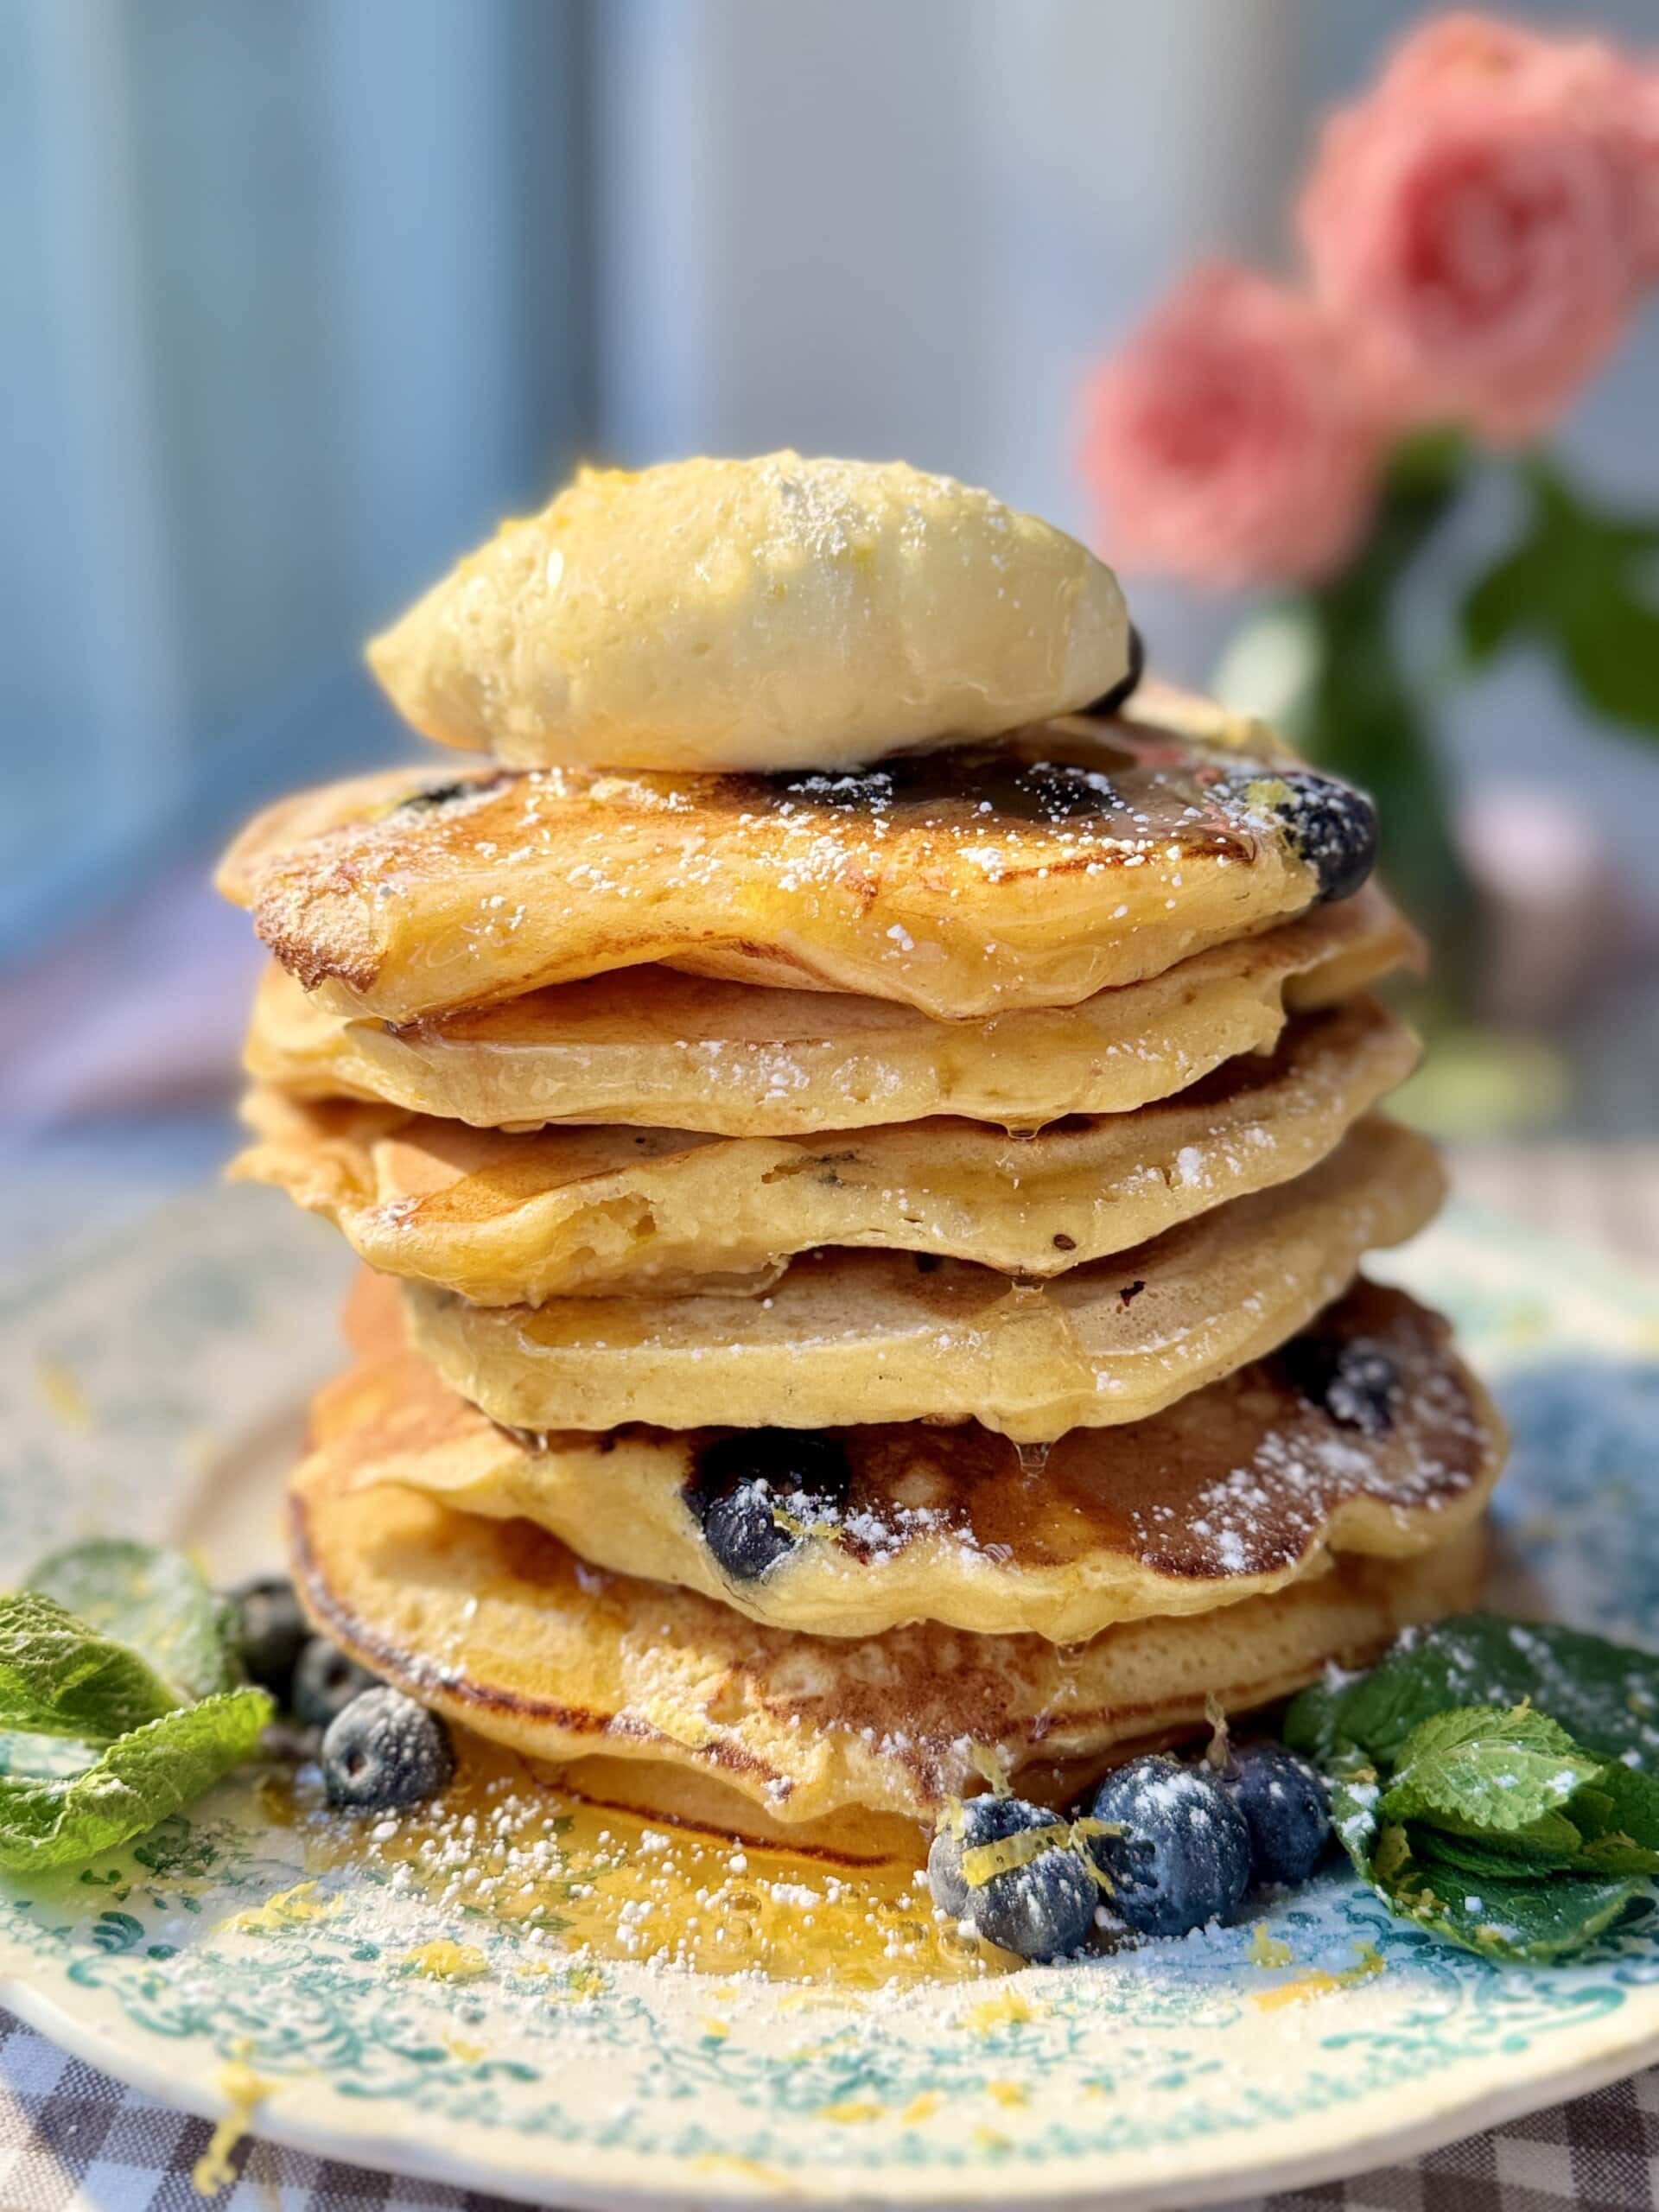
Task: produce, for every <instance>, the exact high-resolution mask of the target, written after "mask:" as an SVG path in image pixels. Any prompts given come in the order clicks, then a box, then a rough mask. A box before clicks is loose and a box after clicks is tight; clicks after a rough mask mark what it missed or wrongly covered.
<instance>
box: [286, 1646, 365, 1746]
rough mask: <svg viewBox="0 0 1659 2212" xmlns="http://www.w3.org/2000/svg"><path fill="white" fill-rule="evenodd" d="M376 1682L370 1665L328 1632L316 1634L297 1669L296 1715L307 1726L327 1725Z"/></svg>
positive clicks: (302, 1654) (301, 1655) (295, 1672)
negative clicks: (349, 1653) (350, 1656)
mask: <svg viewBox="0 0 1659 2212" xmlns="http://www.w3.org/2000/svg"><path fill="white" fill-rule="evenodd" d="M374 1684H375V1677H374V1676H373V1675H372V1674H371V1673H370V1672H369V1670H368V1669H367V1668H366V1667H359V1665H358V1663H357V1662H356V1660H355V1659H348V1658H347V1657H346V1654H345V1653H344V1652H343V1651H341V1650H340V1649H338V1648H337V1647H336V1646H335V1645H334V1644H332V1643H329V1641H328V1639H327V1637H326V1636H314V1637H312V1638H311V1640H310V1642H309V1643H308V1644H307V1645H306V1647H305V1649H304V1650H303V1651H302V1652H301V1654H300V1657H299V1663H298V1665H297V1666H296V1668H295V1669H294V1718H295V1719H296V1720H297V1721H300V1722H301V1723H302V1725H303V1726H305V1727H307V1728H326V1727H327V1726H328V1724H329V1722H330V1721H331V1720H332V1719H334V1715H335V1714H336V1713H339V1712H340V1710H341V1709H342V1708H343V1707H346V1706H347V1705H349V1704H350V1703H351V1701H352V1700H353V1698H354V1697H357V1696H359V1694H361V1693H362V1692H363V1691H364V1690H367V1689H372V1688H374Z"/></svg>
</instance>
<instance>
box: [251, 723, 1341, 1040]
mask: <svg viewBox="0 0 1659 2212" xmlns="http://www.w3.org/2000/svg"><path fill="white" fill-rule="evenodd" d="M1148 712H1149V709H1147V706H1146V704H1145V702H1140V703H1139V704H1138V708H1137V714H1136V716H1135V718H1134V719H1132V720H1131V719H1128V718H1125V719H1121V720H1118V721H1113V722H1111V723H1109V724H1103V723H1100V722H1094V721H1088V720H1087V719H1085V718H1083V717H1073V718H1071V720H1069V721H1055V722H1049V723H1042V724H1034V725H1033V726H1031V727H1029V728H1026V729H1024V730H1020V731H1016V732H1014V733H1012V734H1010V735H1009V736H1008V737H1007V738H1006V739H1004V740H1003V741H1001V742H1000V743H999V744H997V745H995V746H980V747H963V748H960V749H958V750H956V751H952V752H950V753H938V754H922V755H916V756H909V757H905V758H901V759H898V760H892V761H890V762H888V763H887V764H886V765H885V766H883V767H881V768H880V769H877V770H870V771H859V772H855V773H852V774H849V775H840V774H835V773H830V774H812V773H807V774H802V773H799V772H797V773H794V774H789V775H768V776H761V775H752V774H745V775H729V776H711V775H702V776H699V775H691V774H684V775H668V774H647V773H629V774H624V773H614V774H606V773H601V772H597V771H590V770H576V769H568V770H567V769H549V770H545V771H541V772H527V773H518V774H514V773H504V772H501V771H499V770H497V771H493V772H489V771H486V772H483V774H482V775H481V777H480V779H475V780H474V779H467V778H465V777H460V778H456V777H450V778H448V779H444V781H443V783H442V785H439V786H433V785H431V784H430V780H429V779H427V780H425V781H422V780H418V779H410V778H409V777H408V776H407V775H404V774H397V775H386V776H382V777H379V778H369V779H361V780H359V781H358V782H356V783H353V784H346V785H339V786H336V787H334V789H332V790H327V791H320V792H315V793H310V794H307V795H303V796H302V797H301V798H297V799H295V800H290V801H288V802H285V803H284V804H281V805H278V806H277V807H274V808H272V809H270V810H268V811H267V812H266V813H265V814H264V815H263V816H261V817H259V818H258V819H257V821H256V822H255V823H253V824H252V825H251V827H250V828H249V829H247V830H246V831H245V833H244V835H243V836H242V837H241V838H240V839H238V842H237V843H236V844H235V845H234V846H233V847H232V850H231V852H230V853H229V855H227V856H226V861H225V863H224V866H223V868H222V869H221V871H220V876H219V882H220V887H221V888H222V889H223V890H224V891H225V893H226V895H227V896H228V897H230V898H232V899H236V900H238V901H239V902H240V903H242V904H244V905H246V906H251V908H252V910H253V912H254V916H255V920H256V924H257V927H258V930H259V931H260V934H261V935H262V937H263V938H264V939H265V942H266V943H267V944H269V945H270V947H271V950H273V951H274V952H275V953H276V955H277V957H278V959H279V960H281V961H282V962H283V964H284V965H285V966H286V967H287V968H288V969H289V970H290V971H291V972H292V973H293V974H294V975H295V976H297V977H298V978H299V979H300V981H301V982H303V983H304V984H305V985H306V986H307V987H308V988H312V989H315V991H316V992H317V994H318V995H319V998H320V1000H321V1002H322V1003H323V1004H324V1005H326V1006H327V1007H331V1008H333V1009H334V1010H335V1011H338V1012H344V1013H348V1014H372V1015H375V1016H378V1017H380V1018H382V1019H384V1020H389V1021H392V1022H397V1023H405V1022H410V1021H414V1020H423V1019H425V1018H428V1017H432V1016H436V1015H442V1014H446V1013H448V1012H451V1011H453V1010H454V1009H455V1008H457V1007H463V1006H473V1005H483V1004H486V1003H488V1002H490V1001H495V1000H500V999H509V998H512V997H514V996H516V995H519V994H522V993H524V992H527V991H531V990H536V989H539V988H543V987H547V986H552V985H556V984H560V983H563V982H570V981H573V980H575V979H577V978H580V977H585V976H597V975H600V974H602V973H605V972H606V971H607V970H611V969H619V968H627V967H632V966H635V965H639V964H642V963H653V962H658V963H664V964H666V965H668V966H671V967H675V968H679V969H685V970H689V971H690V972H692V973H694V974H698V975H707V976H722V977H729V978H733V979H734V980H737V981H740V982H761V983H766V984H770V985H772V986H784V987H789V988H795V989H803V988H807V989H817V990H826V991H837V992H857V993H862V994H866V995H870V996H874V997H877V998H884V999H890V1000H893V1001H898V1002H899V1003H901V1004H906V1005H909V1006H912V1007H918V1009H920V1011H922V1012H923V1013H925V1014H930V1015H932V1016H934V1017H935V1018H937V1019H939V1020H969V1019H976V1018H980V1017H982V1016H985V1015H988V1014H995V1013H997V1012H999V1011H1001V1010H1003V1009H1008V1008H1018V1007H1046V1006H1058V1005H1071V1004H1073V1003H1075V1002H1076V1001H1078V1000H1081V999H1084V998H1087V997H1089V996H1090V995H1092V994H1094V993H1096V992H1097V991H1100V990H1102V989H1106V988H1116V987H1119V986H1122V985H1125V984H1129V983H1133V982H1137V981H1140V980H1141V979H1143V978H1145V977H1147V976H1155V975H1158V974H1160V973H1161V972H1162V971H1163V970H1165V969H1167V968H1169V967H1171V966H1173V965H1174V964H1175V963H1177V962H1179V961H1181V960H1185V959H1186V958H1188V957H1192V955H1194V954H1197V953H1199V952H1202V951H1203V950H1205V949H1206V948H1207V947H1210V946H1212V945H1217V944H1225V943H1229V942H1230V941H1232V940H1234V939H1236V938H1242V937H1249V936H1251V935H1254V934H1255V933H1256V932H1258V931H1262V930H1264V929H1268V928H1270V927H1271V926H1272V925H1274V923H1276V922H1280V921H1283V920H1285V919H1287V918H1289V917H1290V916H1292V915H1294V914H1298V913H1300V912H1304V911H1305V910H1306V909H1307V908H1308V907H1309V906H1312V905H1313V903H1314V902H1315V901H1316V900H1318V899H1320V898H1321V897H1324V896H1331V895H1334V889H1333V887H1334V886H1335V885H1336V883H1337V881H1338V878H1337V876H1336V875H1335V874H1333V872H1332V869H1333V866H1334V863H1333V861H1332V858H1331V855H1332V854H1333V853H1334V852H1335V851H1336V849H1337V846H1336V843H1335V842H1333V840H1334V838H1335V832H1334V831H1333V830H1331V829H1329V828H1328V827H1321V828H1320V829H1319V836H1318V838H1316V839H1315V840H1314V841H1313V842H1312V843H1308V842H1307V839H1308V836H1309V831H1308V828H1307V823H1308V821H1309V820H1312V819H1313V818H1314V817H1313V816H1311V815H1310V814H1309V812H1308V805H1307V804H1303V805H1301V808H1300V812H1298V810H1297V809H1296V808H1295V807H1291V808H1290V810H1289V812H1288V813H1287V804H1288V801H1287V793H1288V792H1290V788H1291V787H1290V785H1288V784H1287V781H1286V780H1285V779H1284V776H1283V774H1282V773H1281V770H1282V769H1283V768H1284V767H1285V766H1288V765H1291V764H1287V763H1285V762H1283V761H1281V760H1280V759H1279V758H1278V757H1277V756H1276V755H1275V753H1274V749H1273V747H1272V744H1271V741H1270V740H1268V738H1267V737H1266V734H1265V733H1262V732H1260V731H1256V732H1255V733H1254V734H1255V736H1256V737H1258V738H1259V739H1260V740H1261V741H1262V746H1263V747H1264V748H1265V750H1263V751H1262V753H1261V754H1260V756H1259V757H1255V758H1244V757H1242V756H1241V755H1240V753H1238V752H1237V751H1236V750H1235V749H1234V748H1233V747H1230V745H1228V744H1227V743H1225V742H1224V741H1220V740H1219V739H1217V740H1200V739H1195V738H1192V737H1191V736H1189V735H1188V734H1186V732H1185V729H1184V728H1182V727H1181V726H1180V725H1179V723H1175V722H1172V723H1170V724H1167V725H1164V726H1160V725H1159V724H1157V723H1154V722H1153V721H1150V720H1148V719H1147V714H1148ZM462 787H466V788H467V790H468V791H475V792H476V795H475V796H469V797H466V798H444V799H443V801H442V803H439V804H423V803H421V802H422V800H423V794H426V793H428V792H429V791H430V789H432V788H438V789H441V790H442V791H445V792H454V791H459V790H460V789H461V788H462ZM411 800H413V801H414V802H416V803H415V804H412V805H411V804H410V801H411ZM1327 811H1328V810H1327ZM1317 819H1318V823H1319V824H1324V823H1325V814H1324V813H1319V815H1318V817H1317ZM1343 851H1344V855H1345V857H1344V862H1343V870H1342V874H1341V878H1340V880H1341V882H1342V884H1343V885H1344V887H1345V888H1346V890H1347V891H1348V892H1351V891H1352V890H1354V889H1357V887H1358V884H1359V881H1360V880H1362V879H1361V874H1360V869H1359V858H1358V854H1357V847H1356V848H1350V847H1344V848H1343Z"/></svg>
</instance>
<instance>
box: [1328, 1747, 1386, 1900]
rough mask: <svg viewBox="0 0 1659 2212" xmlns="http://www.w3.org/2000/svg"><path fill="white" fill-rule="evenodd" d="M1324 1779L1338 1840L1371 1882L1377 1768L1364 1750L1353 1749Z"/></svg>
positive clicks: (1379, 1797) (1378, 1787)
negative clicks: (1329, 1796)
mask: <svg viewBox="0 0 1659 2212" xmlns="http://www.w3.org/2000/svg"><path fill="white" fill-rule="evenodd" d="M1325 1781H1326V1783H1327V1785H1328V1786H1329V1789H1330V1793H1331V1826H1332V1828H1333V1829H1334V1831H1335V1833H1336V1838H1337V1841H1338V1843H1339V1844H1340V1845H1341V1846H1342V1847H1343V1849H1344V1851H1345V1852H1346V1853H1347V1854H1348V1856H1349V1858H1350V1859H1351V1860H1352V1862H1353V1866H1354V1870H1355V1872H1357V1873H1360V1874H1363V1876H1364V1877H1365V1878H1366V1880H1367V1881H1368V1882H1369V1881H1370V1878H1371V1861H1372V1859H1373V1856H1374V1855H1375V1853H1376V1839H1377V1807H1378V1806H1379V1805H1380V1804H1381V1803H1382V1802H1383V1785H1382V1783H1381V1782H1380V1780H1379V1779H1378V1777H1377V1772H1376V1768H1375V1767H1374V1766H1373V1765H1372V1764H1370V1760H1369V1759H1367V1758H1365V1757H1364V1756H1363V1753H1361V1752H1358V1751H1348V1752H1346V1753H1344V1754H1343V1755H1341V1756H1339V1757H1338V1758H1337V1759H1335V1760H1334V1761H1333V1762H1332V1765H1331V1767H1330V1769H1329V1770H1328V1771H1327V1773H1326V1776H1325Z"/></svg>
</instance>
